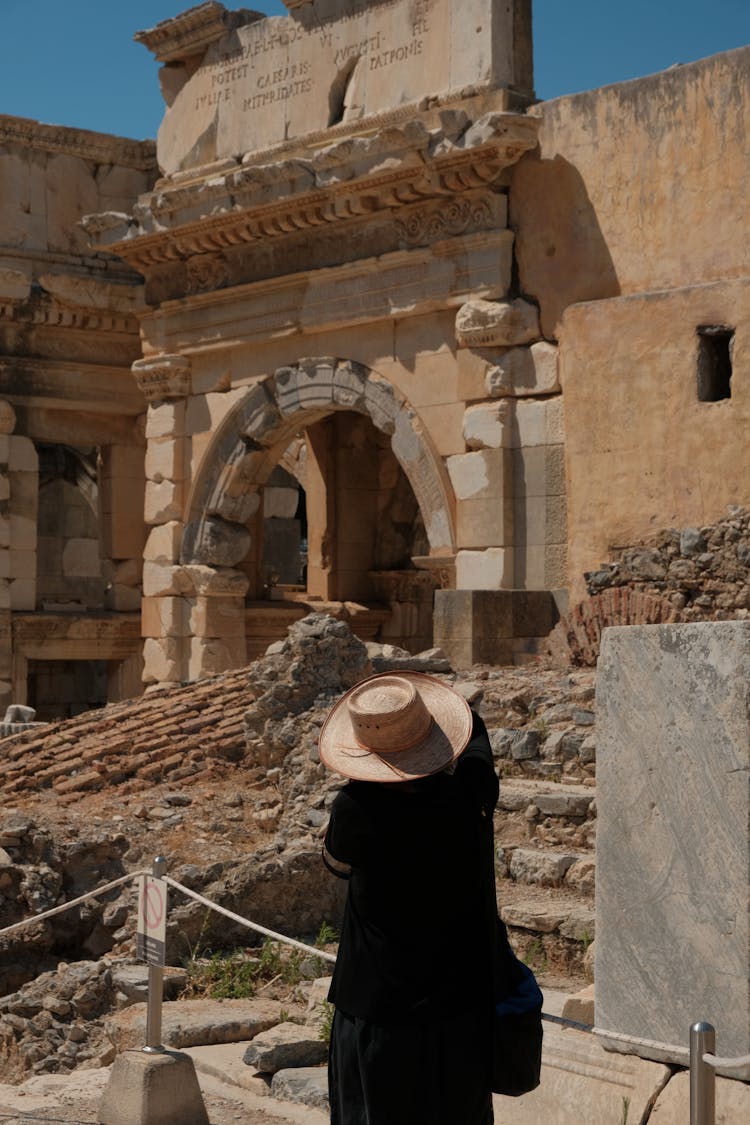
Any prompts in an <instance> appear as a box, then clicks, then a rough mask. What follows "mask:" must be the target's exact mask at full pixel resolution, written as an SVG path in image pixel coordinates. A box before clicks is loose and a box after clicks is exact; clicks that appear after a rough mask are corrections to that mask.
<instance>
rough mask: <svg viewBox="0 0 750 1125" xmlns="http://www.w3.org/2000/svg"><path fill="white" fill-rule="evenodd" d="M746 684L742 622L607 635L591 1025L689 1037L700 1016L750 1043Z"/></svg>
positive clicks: (749, 646)
mask: <svg viewBox="0 0 750 1125" xmlns="http://www.w3.org/2000/svg"><path fill="white" fill-rule="evenodd" d="M749 685H750V622H743V621H723V622H710V623H701V624H685V625H645V626H630V627H620V628H612V629H607V630H605V632H604V634H603V637H602V645H601V656H600V660H599V666H598V674H597V691H596V699H597V707H596V710H597V809H598V829H597V842H596V859H597V887H596V891H597V896H596V934H597V942H596V1025H597V1027H598V1028H602V1029H605V1030H607V1031H614V1032H618V1033H624V1034H626V1035H631V1036H637V1037H642V1038H645V1039H650V1040H655V1041H658V1042H660V1043H666V1044H674V1045H676V1046H680V1047H682V1048H685V1047H687V1045H688V1041H689V1029H690V1026H691V1025H692V1024H693V1023H694V1022H696V1021H697V1020H708V1021H709V1022H711V1023H712V1024H713V1025H714V1026H715V1027H716V1029H717V1049H718V1053H719V1054H721V1055H723V1056H735V1057H736V1056H742V1055H746V1054H748V1053H749V1052H750V989H748V968H749V965H748V960H749V956H750V915H749V911H748V905H749V903H750V846H749V841H750V833H749V827H748V826H749V824H750V786H749V778H750V769H749V767H750V753H749V751H750V711H749V708H748V702H749ZM615 1046H616V1044H615ZM633 1049H634V1050H636V1051H637V1052H638V1053H639V1054H646V1055H648V1054H649V1051H648V1050H644V1049H641V1048H638V1047H635V1048H633ZM651 1056H652V1057H653V1052H652V1053H651ZM662 1057H668V1056H662ZM675 1061H681V1060H679V1059H678V1058H675Z"/></svg>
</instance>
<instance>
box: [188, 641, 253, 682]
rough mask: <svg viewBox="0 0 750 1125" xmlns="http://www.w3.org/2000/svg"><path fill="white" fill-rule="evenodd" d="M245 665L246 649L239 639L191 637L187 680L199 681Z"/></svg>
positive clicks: (243, 642)
mask: <svg viewBox="0 0 750 1125" xmlns="http://www.w3.org/2000/svg"><path fill="white" fill-rule="evenodd" d="M246 664H247V647H246V644H245V637H244V634H243V636H241V637H226V638H221V639H220V638H218V637H192V638H191V640H190V651H189V655H188V679H189V680H200V679H204V678H205V677H207V676H215V675H217V674H218V673H219V672H227V671H229V670H230V669H232V668H243V667H244V666H245V665H246Z"/></svg>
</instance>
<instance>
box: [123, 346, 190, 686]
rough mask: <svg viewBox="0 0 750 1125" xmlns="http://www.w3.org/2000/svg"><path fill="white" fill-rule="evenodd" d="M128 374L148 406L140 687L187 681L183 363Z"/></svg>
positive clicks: (158, 360) (139, 365)
mask: <svg viewBox="0 0 750 1125" xmlns="http://www.w3.org/2000/svg"><path fill="white" fill-rule="evenodd" d="M133 374H134V375H135V378H136V381H137V383H138V385H139V387H140V388H141V390H142V391H143V393H144V395H145V397H146V400H147V402H148V411H147V415H146V458H145V477H146V487H145V499H144V508H143V519H144V522H145V524H146V525H147V526H148V527H150V528H151V530H150V532H149V534H148V538H147V540H146V545H145V548H144V551H143V602H142V607H141V613H142V634H143V637H144V646H143V660H144V668H143V680H144V682H145V683H146V684H156V683H182V682H184V681H185V680H187V679H188V663H189V650H190V645H189V640H188V638H189V635H190V629H189V622H188V616H189V607H188V603H187V600H186V598H187V596H188V595H190V594H192V593H193V584H192V581H191V580H190V578H189V577H188V576H187V575H185V573H184V571H183V569H182V567H180V565H179V559H180V549H181V545H182V533H183V530H184V511H183V509H184V502H185V495H184V494H185V487H186V476H187V464H188V453H187V439H186V427H185V410H186V404H185V399H186V398H187V396H188V395H189V393H190V364H189V360H187V359H186V358H185V357H183V356H180V355H162V356H155V357H150V358H148V359H140V360H137V361H136V362H135V363H134V364H133Z"/></svg>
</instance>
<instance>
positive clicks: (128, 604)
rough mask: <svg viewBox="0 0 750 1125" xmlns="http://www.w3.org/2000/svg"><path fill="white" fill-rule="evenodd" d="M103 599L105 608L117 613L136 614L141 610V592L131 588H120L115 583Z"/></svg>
mask: <svg viewBox="0 0 750 1125" xmlns="http://www.w3.org/2000/svg"><path fill="white" fill-rule="evenodd" d="M104 597H105V606H106V608H107V609H113V610H117V611H118V612H119V613H137V612H138V611H139V610H140V608H141V591H140V590H139V589H135V588H134V587H133V586H121V585H120V583H119V582H115V583H113V584H112V586H110V587H109V589H108V590H107V591H106V593H105V596H104Z"/></svg>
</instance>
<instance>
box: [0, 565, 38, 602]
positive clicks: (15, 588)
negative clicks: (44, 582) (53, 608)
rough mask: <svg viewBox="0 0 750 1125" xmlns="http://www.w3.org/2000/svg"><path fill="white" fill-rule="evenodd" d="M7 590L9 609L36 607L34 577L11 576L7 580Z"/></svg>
mask: <svg viewBox="0 0 750 1125" xmlns="http://www.w3.org/2000/svg"><path fill="white" fill-rule="evenodd" d="M1 556H2V552H0V557H1ZM26 573H27V574H28V573H29V571H28V570H27V571H26ZM32 573H33V571H32ZM8 590H9V594H10V608H11V609H14V610H18V609H25V610H33V609H36V579H35V578H11V579H10V580H9V582H8Z"/></svg>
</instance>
